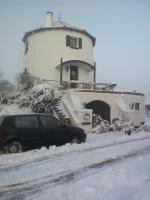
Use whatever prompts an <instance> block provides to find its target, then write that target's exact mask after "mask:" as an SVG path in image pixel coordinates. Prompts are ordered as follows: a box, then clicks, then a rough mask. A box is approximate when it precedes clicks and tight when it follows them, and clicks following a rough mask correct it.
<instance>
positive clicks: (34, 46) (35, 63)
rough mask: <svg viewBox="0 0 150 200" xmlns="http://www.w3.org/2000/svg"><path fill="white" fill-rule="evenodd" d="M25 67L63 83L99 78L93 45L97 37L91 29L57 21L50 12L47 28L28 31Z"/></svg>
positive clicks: (47, 16)
mask: <svg viewBox="0 0 150 200" xmlns="http://www.w3.org/2000/svg"><path fill="white" fill-rule="evenodd" d="M23 41H24V43H25V59H24V60H25V64H24V65H25V66H24V67H25V68H27V69H28V71H29V72H30V73H31V74H32V75H33V76H36V77H39V78H40V79H47V80H55V82H58V83H59V84H62V83H63V82H68V83H70V82H71V81H72V80H75V81H95V80H94V77H95V65H94V58H93V47H94V46H95V38H94V37H93V36H92V35H90V34H89V33H88V32H87V31H85V30H82V29H79V28H75V27H73V26H69V25H66V24H65V23H63V22H60V23H54V22H53V13H52V12H47V15H46V27H43V28H38V29H34V30H32V31H29V32H27V33H25V35H24V37H23Z"/></svg>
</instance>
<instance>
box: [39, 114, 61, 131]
mask: <svg viewBox="0 0 150 200" xmlns="http://www.w3.org/2000/svg"><path fill="white" fill-rule="evenodd" d="M40 120H41V123H42V126H43V127H44V128H53V127H58V126H60V125H61V122H59V121H58V120H57V119H55V118H53V117H47V116H40Z"/></svg>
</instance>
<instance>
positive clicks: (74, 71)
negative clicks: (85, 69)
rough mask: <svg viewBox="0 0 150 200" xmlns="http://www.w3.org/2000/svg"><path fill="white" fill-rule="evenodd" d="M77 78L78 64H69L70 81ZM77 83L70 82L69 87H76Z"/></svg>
mask: <svg viewBox="0 0 150 200" xmlns="http://www.w3.org/2000/svg"><path fill="white" fill-rule="evenodd" d="M78 80H79V67H78V66H73V65H71V66H70V82H71V81H78ZM77 85H78V84H77V83H71V84H70V86H71V88H76V87H77Z"/></svg>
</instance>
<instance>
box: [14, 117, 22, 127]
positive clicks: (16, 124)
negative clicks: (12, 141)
mask: <svg viewBox="0 0 150 200" xmlns="http://www.w3.org/2000/svg"><path fill="white" fill-rule="evenodd" d="M14 123H15V127H17V128H21V118H20V117H17V118H15V121H14Z"/></svg>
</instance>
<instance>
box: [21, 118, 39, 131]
mask: <svg viewBox="0 0 150 200" xmlns="http://www.w3.org/2000/svg"><path fill="white" fill-rule="evenodd" d="M21 124H22V127H24V128H38V127H39V121H38V118H37V117H36V116H24V117H21Z"/></svg>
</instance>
